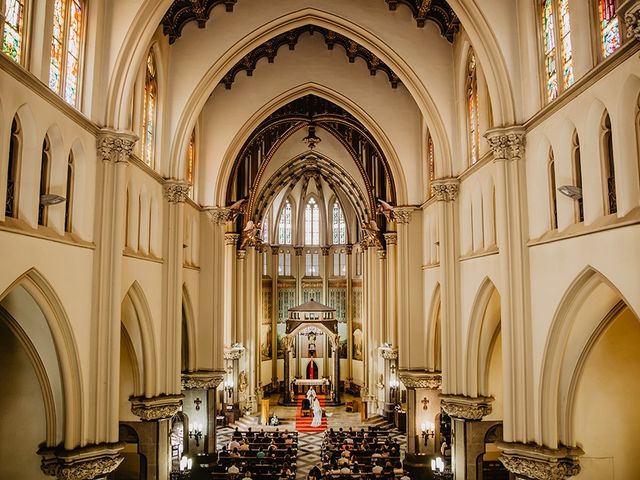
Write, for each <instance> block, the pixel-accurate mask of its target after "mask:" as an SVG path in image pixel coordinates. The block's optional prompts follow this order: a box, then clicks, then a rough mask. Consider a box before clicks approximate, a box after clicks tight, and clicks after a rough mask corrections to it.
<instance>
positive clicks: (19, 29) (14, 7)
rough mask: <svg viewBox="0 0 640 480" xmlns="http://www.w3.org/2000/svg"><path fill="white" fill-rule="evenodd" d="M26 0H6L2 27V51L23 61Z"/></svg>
mask: <svg viewBox="0 0 640 480" xmlns="http://www.w3.org/2000/svg"><path fill="white" fill-rule="evenodd" d="M23 36H24V0H6V6H5V11H4V25H3V28H2V51H3V52H4V53H5V54H7V55H8V56H9V57H10V58H11V59H12V60H13V61H14V62H17V63H20V62H21V61H22V47H23Z"/></svg>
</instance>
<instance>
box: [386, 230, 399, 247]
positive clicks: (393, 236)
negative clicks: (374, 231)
mask: <svg viewBox="0 0 640 480" xmlns="http://www.w3.org/2000/svg"><path fill="white" fill-rule="evenodd" d="M383 237H384V241H385V243H386V244H387V245H397V244H398V234H397V233H396V232H389V233H385V234H383Z"/></svg>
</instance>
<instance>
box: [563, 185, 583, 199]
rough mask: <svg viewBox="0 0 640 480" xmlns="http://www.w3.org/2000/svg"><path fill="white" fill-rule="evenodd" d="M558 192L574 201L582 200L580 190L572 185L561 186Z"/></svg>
mask: <svg viewBox="0 0 640 480" xmlns="http://www.w3.org/2000/svg"><path fill="white" fill-rule="evenodd" d="M558 191H559V192H560V193H561V194H563V195H566V196H567V197H569V198H572V199H574V200H580V199H581V198H582V188H580V187H576V186H574V185H562V186H560V187H558Z"/></svg>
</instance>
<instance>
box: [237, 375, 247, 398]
mask: <svg viewBox="0 0 640 480" xmlns="http://www.w3.org/2000/svg"><path fill="white" fill-rule="evenodd" d="M246 389H247V374H246V373H245V371H244V370H242V371H241V372H240V375H239V377H238V392H240V393H244V392H245V390H246Z"/></svg>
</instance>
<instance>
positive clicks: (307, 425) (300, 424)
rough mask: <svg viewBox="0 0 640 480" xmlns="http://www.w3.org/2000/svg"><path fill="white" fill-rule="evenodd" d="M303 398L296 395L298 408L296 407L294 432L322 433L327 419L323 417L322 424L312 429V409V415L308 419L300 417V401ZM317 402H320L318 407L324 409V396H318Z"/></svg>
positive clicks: (325, 427)
mask: <svg viewBox="0 0 640 480" xmlns="http://www.w3.org/2000/svg"><path fill="white" fill-rule="evenodd" d="M303 398H305V396H304V395H298V399H297V402H298V406H297V407H296V430H297V431H298V432H306V433H318V432H324V431H325V430H326V429H327V417H326V416H325V415H323V416H322V423H321V424H320V426H319V427H312V426H311V422H312V421H313V409H312V410H311V411H312V414H311V415H310V416H308V417H303V416H302V399H303ZM318 400H319V401H320V406H321V407H322V408H323V409H324V408H325V405H326V400H325V397H324V395H318Z"/></svg>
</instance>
